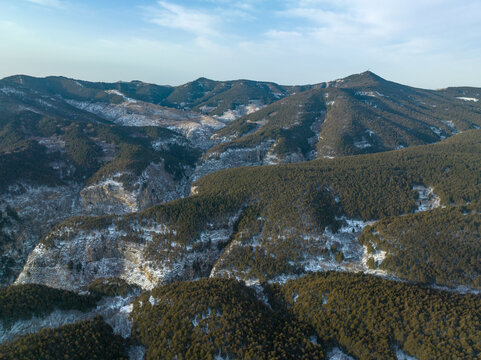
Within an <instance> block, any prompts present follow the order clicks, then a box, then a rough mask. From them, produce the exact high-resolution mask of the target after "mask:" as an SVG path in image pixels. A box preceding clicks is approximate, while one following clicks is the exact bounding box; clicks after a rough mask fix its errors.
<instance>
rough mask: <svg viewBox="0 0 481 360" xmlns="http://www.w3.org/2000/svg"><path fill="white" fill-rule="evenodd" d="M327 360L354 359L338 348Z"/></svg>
mask: <svg viewBox="0 0 481 360" xmlns="http://www.w3.org/2000/svg"><path fill="white" fill-rule="evenodd" d="M327 358H328V359H329V360H354V358H352V357H350V356H349V355H346V354H345V353H344V352H343V351H342V350H341V349H339V348H338V347H335V348H333V349H332V350H330V351H329V352H328V353H327Z"/></svg>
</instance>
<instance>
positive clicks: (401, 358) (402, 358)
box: [396, 348, 418, 360]
mask: <svg viewBox="0 0 481 360" xmlns="http://www.w3.org/2000/svg"><path fill="white" fill-rule="evenodd" d="M396 358H397V360H418V359H417V358H415V357H414V356H410V355H408V354H406V353H405V352H404V351H402V350H401V349H399V348H396Z"/></svg>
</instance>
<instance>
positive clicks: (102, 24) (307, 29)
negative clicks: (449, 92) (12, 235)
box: [0, 0, 481, 88]
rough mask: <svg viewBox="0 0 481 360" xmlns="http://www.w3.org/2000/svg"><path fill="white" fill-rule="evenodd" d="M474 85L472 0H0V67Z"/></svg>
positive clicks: (478, 36)
mask: <svg viewBox="0 0 481 360" xmlns="http://www.w3.org/2000/svg"><path fill="white" fill-rule="evenodd" d="M365 70H371V71H373V72H375V73H377V74H378V75H380V76H382V77H384V78H387V79H389V80H394V81H397V82H401V83H404V84H408V85H412V86H418V87H424V88H441V87H446V86H454V85H470V86H478V87H481V1H479V0H459V1H453V0H449V1H448V0H414V1H413V0H405V1H398V0H396V1H391V0H384V1H382V0H284V1H283V0H277V1H276V0H245V1H229V0H205V1H198V0H190V1H187V0H177V1H170V0H169V1H148V0H138V1H127V0H115V1H114V0H102V1H100V0H78V1H77V0H1V1H0V77H4V76H9V75H13V74H28V75H34V76H46V75H64V76H68V77H75V78H80V79H85V80H96V81H100V80H101V81H117V80H125V81H128V80H134V79H138V80H143V81H146V82H154V83H159V84H171V85H178V84H181V83H185V82H187V81H191V80H193V79H195V78H198V77H200V76H205V77H208V78H212V79H215V80H228V79H238V78H247V79H255V80H268V81H274V82H277V83H282V84H306V83H317V82H321V81H329V80H333V79H336V78H340V77H344V76H347V75H350V74H353V73H359V72H362V71H365Z"/></svg>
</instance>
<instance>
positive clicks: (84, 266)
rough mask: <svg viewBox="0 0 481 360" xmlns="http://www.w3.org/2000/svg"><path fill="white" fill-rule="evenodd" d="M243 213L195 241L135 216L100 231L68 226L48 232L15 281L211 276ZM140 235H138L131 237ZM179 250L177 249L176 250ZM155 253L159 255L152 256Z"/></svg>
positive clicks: (82, 283) (72, 283)
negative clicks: (172, 236) (185, 241)
mask: <svg viewBox="0 0 481 360" xmlns="http://www.w3.org/2000/svg"><path fill="white" fill-rule="evenodd" d="M237 216H238V215H236V216H233V217H231V218H228V219H226V223H225V224H224V226H222V227H220V228H208V229H206V230H205V231H204V232H202V233H201V234H200V236H199V237H198V239H196V240H195V241H194V242H193V243H192V244H190V245H181V244H177V243H172V242H171V241H168V243H169V245H170V247H171V248H170V250H169V251H166V247H167V240H166V242H164V241H163V240H162V235H164V234H166V233H168V232H169V231H174V232H175V229H169V228H168V227H167V226H166V225H165V224H151V225H149V226H145V224H144V225H141V224H139V223H137V222H136V221H135V220H132V221H130V222H128V223H126V221H129V220H126V219H124V220H123V222H122V221H121V228H122V229H124V230H120V229H119V227H118V226H117V225H116V224H115V223H114V221H115V220H113V223H112V224H110V225H108V226H106V227H104V228H101V229H95V230H93V229H92V230H88V231H85V230H82V229H81V225H79V224H77V225H74V226H73V227H70V226H63V227H60V228H58V229H56V230H54V231H53V232H51V233H50V234H48V235H47V237H46V238H45V240H44V241H43V242H42V243H40V244H38V245H37V246H36V247H35V249H34V250H33V251H32V253H31V254H30V256H29V258H28V261H27V263H26V265H25V267H24V269H23V271H22V272H21V274H20V275H19V277H18V279H17V281H16V283H17V284H23V283H37V284H44V285H48V286H51V287H55V288H62V289H66V290H73V291H79V290H82V289H85V288H86V287H88V285H89V284H90V283H91V282H92V281H93V280H95V279H98V278H108V277H120V278H122V279H124V280H126V281H127V282H128V283H131V284H136V285H139V286H141V287H142V288H144V289H152V288H153V287H155V286H157V285H159V284H161V283H165V282H169V281H172V280H188V279H194V278H196V277H199V276H207V275H208V274H209V273H210V270H211V267H212V265H213V263H214V262H215V261H216V259H217V258H218V256H219V254H220V252H221V248H222V247H221V246H218V245H219V244H223V243H226V242H227V241H228V240H229V237H230V235H231V233H232V231H233V230H232V227H233V224H234V221H235V219H236V218H237ZM127 232H128V233H129V234H136V236H135V237H132V236H128V234H127ZM172 249H174V250H172ZM152 254H154V257H153V256H152Z"/></svg>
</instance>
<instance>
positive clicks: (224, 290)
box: [0, 272, 481, 360]
mask: <svg viewBox="0 0 481 360" xmlns="http://www.w3.org/2000/svg"><path fill="white" fill-rule="evenodd" d="M43 291H44V292H47V289H44V290H43ZM479 306H481V300H480V297H479V296H476V295H460V294H455V293H450V292H445V291H440V290H434V289H430V288H426V287H422V286H419V285H413V284H409V283H403V282H395V281H390V280H385V279H380V278H378V277H374V276H370V275H363V274H350V273H343V272H326V273H320V274H311V275H308V276H305V277H302V278H300V279H296V280H290V281H288V282H287V283H286V284H284V285H282V284H274V285H267V284H264V286H263V288H262V287H260V286H256V287H254V288H252V287H247V286H245V284H243V283H240V282H237V281H236V280H232V279H200V280H197V281H188V282H177V283H174V284H169V285H163V286H160V287H158V288H156V289H154V290H152V291H150V292H144V293H143V294H141V295H140V296H139V297H138V298H137V299H136V300H135V301H134V302H133V304H132V305H131V306H130V307H129V309H130V311H131V316H132V324H131V325H132V332H131V334H132V335H131V336H130V337H127V338H125V339H122V338H121V337H120V336H117V335H114V334H113V332H112V328H111V327H110V326H109V325H107V324H106V323H105V322H104V321H102V320H101V319H99V318H93V319H92V320H84V321H81V322H78V323H76V324H73V325H66V326H62V327H59V328H57V329H53V330H50V329H48V330H42V331H40V332H39V333H38V334H30V335H25V336H22V337H20V338H18V339H16V340H14V341H13V342H11V343H5V344H3V345H0V354H2V355H0V356H4V357H5V356H6V358H21V357H22V356H23V357H25V358H32V357H35V358H38V357H41V358H46V359H47V358H48V359H50V358H52V359H56V358H67V356H68V358H74V359H91V358H106V357H108V358H126V356H127V354H129V355H130V358H131V359H136V358H139V359H141V358H145V359H159V358H162V359H164V358H166V359H171V358H183V359H200V358H202V359H221V358H222V359H227V358H229V359H339V358H341V359H361V360H367V359H393V360H394V359H411V358H416V359H418V360H430V359H453V358H458V359H476V358H478V357H479V356H480V354H481V342H480V335H481V334H480V324H481V318H480V314H479V311H478V309H479Z"/></svg>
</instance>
